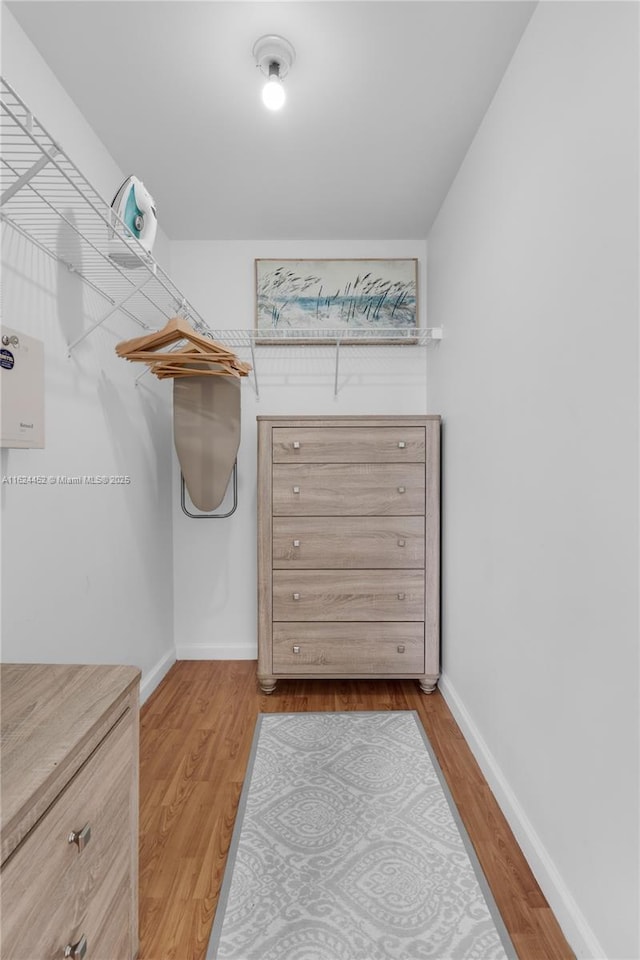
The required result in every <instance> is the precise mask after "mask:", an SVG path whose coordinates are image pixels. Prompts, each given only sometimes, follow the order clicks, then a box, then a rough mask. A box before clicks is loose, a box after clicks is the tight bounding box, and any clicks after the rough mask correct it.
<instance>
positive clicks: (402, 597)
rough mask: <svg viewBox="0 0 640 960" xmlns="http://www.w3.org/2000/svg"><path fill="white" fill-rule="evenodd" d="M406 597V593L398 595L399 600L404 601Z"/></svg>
mask: <svg viewBox="0 0 640 960" xmlns="http://www.w3.org/2000/svg"><path fill="white" fill-rule="evenodd" d="M405 596H406V594H404V593H399V594H398V600H404V598H405Z"/></svg>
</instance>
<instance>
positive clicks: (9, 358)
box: [0, 350, 15, 370]
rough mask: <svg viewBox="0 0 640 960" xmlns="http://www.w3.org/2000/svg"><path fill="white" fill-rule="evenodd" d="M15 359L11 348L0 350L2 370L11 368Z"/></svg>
mask: <svg viewBox="0 0 640 960" xmlns="http://www.w3.org/2000/svg"><path fill="white" fill-rule="evenodd" d="M14 363H15V360H14V358H13V354H12V353H11V350H0V367H2V369H3V370H11V368H12V366H13V365H14Z"/></svg>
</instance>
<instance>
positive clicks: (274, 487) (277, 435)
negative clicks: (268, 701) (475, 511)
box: [258, 416, 440, 693]
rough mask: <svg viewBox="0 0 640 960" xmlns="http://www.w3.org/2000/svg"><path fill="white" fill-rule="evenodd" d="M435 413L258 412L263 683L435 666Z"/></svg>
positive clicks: (425, 682) (415, 673) (422, 677)
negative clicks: (283, 414)
mask: <svg viewBox="0 0 640 960" xmlns="http://www.w3.org/2000/svg"><path fill="white" fill-rule="evenodd" d="M439 558H440V418H439V417H437V416H421V417H418V416H411V417H372V416H367V417H296V418H292V417H291V418H290V417H258V680H259V683H260V686H261V688H262V690H263V691H264V692H265V693H270V692H271V691H272V690H273V689H274V688H275V685H276V682H277V680H278V678H280V677H283V678H284V677H327V678H329V677H332V678H347V677H369V678H379V679H381V678H390V677H395V678H408V677H414V678H416V679H417V680H418V681H419V683H420V687H421V689H422V690H423V691H424V692H425V693H428V692H431V691H432V690H433V689H434V688H435V685H436V683H437V680H438V676H439V672H440V658H439V633H440V631H439Z"/></svg>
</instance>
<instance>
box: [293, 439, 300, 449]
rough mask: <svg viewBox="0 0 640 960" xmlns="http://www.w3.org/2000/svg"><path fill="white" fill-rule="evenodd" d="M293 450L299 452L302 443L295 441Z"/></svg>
mask: <svg viewBox="0 0 640 960" xmlns="http://www.w3.org/2000/svg"><path fill="white" fill-rule="evenodd" d="M293 449H294V450H299V449H300V441H299V440H294V441H293Z"/></svg>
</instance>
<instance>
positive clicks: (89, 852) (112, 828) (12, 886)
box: [0, 710, 136, 960]
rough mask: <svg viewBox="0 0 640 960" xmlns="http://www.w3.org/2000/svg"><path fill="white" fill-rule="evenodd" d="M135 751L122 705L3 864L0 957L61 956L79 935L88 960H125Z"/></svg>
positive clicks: (50, 959) (44, 959) (43, 959)
mask: <svg viewBox="0 0 640 960" xmlns="http://www.w3.org/2000/svg"><path fill="white" fill-rule="evenodd" d="M133 751H134V742H133V728H132V718H131V711H130V710H128V711H127V712H126V713H125V715H124V716H123V717H121V719H120V720H119V721H118V723H117V724H116V725H115V727H114V728H113V729H112V730H111V732H110V733H109V734H108V735H107V736H106V737H105V739H104V740H103V741H102V743H101V744H100V745H99V746H98V747H97V748H96V750H95V751H94V753H93V754H92V755H91V756H90V757H89V759H88V760H87V761H86V762H85V764H84V765H83V766H82V767H81V768H80V770H79V771H78V773H77V774H76V775H75V776H74V777H73V779H72V780H71V781H70V782H69V783H68V784H67V786H66V787H65V789H64V790H63V791H62V793H61V794H60V795H59V797H58V799H57V800H56V801H55V802H54V803H53V804H52V806H51V807H50V808H49V810H48V811H47V812H46V813H45V814H44V816H43V817H42V818H41V819H40V820H39V822H38V823H37V824H36V826H35V827H34V828H33V829H32V830H31V832H30V833H29V834H28V836H27V837H26V838H25V840H24V841H23V842H22V843H21V844H20V846H19V847H17V849H16V850H15V852H14V853H13V855H12V856H11V857H10V858H9V860H8V861H7V862H6V863H5V864H3V867H2V875H1V878H0V883H1V893H0V901H1V906H2V923H3V931H2V932H3V936H2V952H1V956H2V960H61V958H62V957H63V956H64V949H65V946H67V945H68V944H75V943H77V942H78V941H79V940H80V939H81V937H82V936H83V935H84V936H85V937H86V940H87V951H86V960H131V956H132V942H131V930H132V927H135V924H136V920H135V918H133V917H132V916H131V914H132V910H133V904H134V899H133V897H134V891H133V890H132V866H131V865H132V852H131V840H132V837H135V831H134V830H133V829H132V827H133V824H132V820H133V817H134V816H135V811H134V783H133V777H132V770H133V766H132V764H133ZM86 826H88V827H89V828H90V830H91V836H90V838H89V839H88V842H87V843H86V845H85V846H84V847H82V848H80V847H79V846H78V845H76V843H73V842H70V840H69V837H70V834H71V833H72V832H73V831H76V832H80V831H81V830H83V828H84V827H86Z"/></svg>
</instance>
